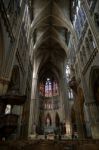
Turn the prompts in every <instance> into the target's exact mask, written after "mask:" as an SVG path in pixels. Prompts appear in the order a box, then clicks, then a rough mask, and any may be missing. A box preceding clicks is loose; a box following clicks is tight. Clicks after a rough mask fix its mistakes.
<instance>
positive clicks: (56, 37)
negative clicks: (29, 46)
mask: <svg viewBox="0 0 99 150" xmlns="http://www.w3.org/2000/svg"><path fill="white" fill-rule="evenodd" d="M70 5H71V0H34V1H32V8H33V22H32V24H31V31H30V32H31V37H32V38H33V44H34V52H35V57H37V58H38V57H39V58H41V59H42V63H41V64H40V67H39V75H40V78H43V77H45V76H48V75H49V76H50V74H54V75H55V76H56V77H58V78H59V75H60V72H61V67H62V63H63V62H64V60H65V59H66V56H67V52H68V50H69V49H68V41H69V37H70V34H72V35H73V36H74V37H75V33H74V30H73V27H72V23H71V21H70V13H71V12H70Z"/></svg>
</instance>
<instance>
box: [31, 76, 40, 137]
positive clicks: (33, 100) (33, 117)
mask: <svg viewBox="0 0 99 150" xmlns="http://www.w3.org/2000/svg"><path fill="white" fill-rule="evenodd" d="M37 80H38V78H37V77H33V80H32V92H31V93H32V95H31V102H30V118H29V134H33V133H34V132H35V131H34V128H33V127H34V124H35V125H36V117H37V107H36V100H37V97H36V96H37V95H36V94H37Z"/></svg>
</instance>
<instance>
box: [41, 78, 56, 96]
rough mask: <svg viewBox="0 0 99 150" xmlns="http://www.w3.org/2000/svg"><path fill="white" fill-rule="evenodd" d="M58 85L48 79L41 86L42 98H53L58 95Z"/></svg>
mask: <svg viewBox="0 0 99 150" xmlns="http://www.w3.org/2000/svg"><path fill="white" fill-rule="evenodd" d="M58 93H59V92H58V84H57V82H56V81H53V82H52V81H51V80H50V79H49V78H47V79H46V82H45V84H44V83H43V82H41V83H40V85H39V94H40V96H45V97H52V96H57V95H58Z"/></svg>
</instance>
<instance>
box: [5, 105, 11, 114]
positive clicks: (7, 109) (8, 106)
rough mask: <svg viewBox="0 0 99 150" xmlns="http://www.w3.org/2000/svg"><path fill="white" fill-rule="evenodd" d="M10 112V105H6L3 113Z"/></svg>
mask: <svg viewBox="0 0 99 150" xmlns="http://www.w3.org/2000/svg"><path fill="white" fill-rule="evenodd" d="M10 113H11V105H7V106H6V109H5V114H10Z"/></svg>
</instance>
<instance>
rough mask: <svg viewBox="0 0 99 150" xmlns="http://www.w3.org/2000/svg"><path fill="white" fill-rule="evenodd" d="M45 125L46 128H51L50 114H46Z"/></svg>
mask: <svg viewBox="0 0 99 150" xmlns="http://www.w3.org/2000/svg"><path fill="white" fill-rule="evenodd" d="M45 124H46V126H51V125H52V118H51V115H50V113H48V114H47V115H46V118H45Z"/></svg>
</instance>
